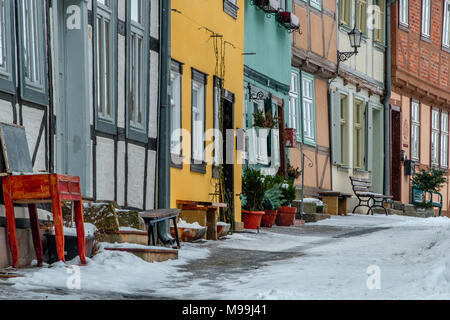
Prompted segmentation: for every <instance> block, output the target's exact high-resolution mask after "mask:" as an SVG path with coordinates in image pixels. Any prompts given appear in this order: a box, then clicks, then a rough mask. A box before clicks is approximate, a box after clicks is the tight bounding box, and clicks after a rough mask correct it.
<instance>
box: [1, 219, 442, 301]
mask: <svg viewBox="0 0 450 320" xmlns="http://www.w3.org/2000/svg"><path fill="white" fill-rule="evenodd" d="M321 227H323V229H330V228H329V227H333V228H332V229H333V230H338V229H339V228H340V229H342V230H344V236H342V237H334V236H333V235H330V233H327V232H323V233H320V232H318V231H320V228H321ZM301 228H304V229H302V232H304V233H303V234H298V235H293V234H292V233H290V234H282V233H280V232H275V230H271V229H263V231H262V232H261V233H259V234H257V233H250V232H249V233H240V234H234V235H232V236H229V237H228V239H227V240H224V241H216V242H207V243H206V244H207V245H206V247H205V244H204V243H203V244H184V245H183V248H182V249H181V250H180V251H179V254H180V257H179V260H177V261H166V262H162V263H152V264H149V263H146V262H144V261H143V260H141V259H139V258H137V257H135V256H133V255H131V254H129V253H125V252H113V251H101V252H100V253H99V254H98V255H96V256H95V257H94V258H93V259H89V261H88V265H87V266H85V267H82V268H81V269H80V270H81V288H82V290H81V291H78V292H77V291H69V297H70V296H72V297H74V296H76V295H79V296H83V295H84V296H86V295H88V294H93V293H101V294H104V295H105V296H106V295H108V294H109V293H123V294H134V295H139V294H141V295H142V294H148V295H150V294H153V295H154V296H160V297H161V296H164V297H173V298H185V299H450V237H449V235H450V219H448V218H429V219H422V218H412V217H404V216H395V215H393V216H388V217H386V216H383V215H375V216H365V215H349V216H347V217H336V216H333V217H332V218H331V219H328V220H323V221H321V222H318V223H316V224H307V225H305V226H304V227H299V228H298V230H301ZM308 228H309V229H308ZM375 228H378V229H376V230H374V229H375ZM278 230H282V229H278ZM291 230H294V231H295V229H294V228H290V230H289V231H291ZM308 230H313V231H314V232H312V233H311V234H313V235H308ZM349 230H350V231H351V230H355V231H361V230H367V231H368V232H367V233H362V234H360V235H351V236H345V232H348V231H349ZM369 231H370V232H369ZM227 248H228V249H230V250H231V249H233V250H237V251H236V252H234V251H233V254H241V255H242V256H243V257H245V255H247V254H248V253H249V252H252V253H257V254H261V255H263V256H264V257H265V254H273V253H280V252H289V253H290V254H292V253H296V252H297V253H298V255H297V254H294V255H291V256H290V257H289V258H286V259H284V260H283V259H281V260H276V261H275V260H268V261H267V263H264V264H262V265H255V267H254V268H252V269H251V270H248V269H242V270H246V271H241V272H238V271H236V270H230V269H228V268H226V267H221V268H219V269H212V270H213V272H214V273H215V275H217V277H215V278H214V277H213V278H212V279H211V275H210V274H211V270H210V269H208V268H209V264H208V263H205V260H202V259H206V258H207V257H208V256H209V255H210V252H214V250H215V249H216V250H219V249H220V250H224V249H227ZM269 256H270V255H269ZM198 260H202V262H201V265H200V269H199V268H196V269H197V270H193V269H189V263H194V264H195V263H196V261H198ZM77 263H78V261H76V260H75V261H72V262H70V263H68V264H66V265H64V264H62V263H57V264H54V265H52V266H50V268H40V269H31V270H25V271H24V272H25V277H24V278H17V279H10V280H8V283H9V284H11V285H12V288H13V289H14V290H17V291H18V292H21V296H20V297H21V298H26V297H30V298H35V297H36V292H37V290H43V289H44V290H52V289H55V288H56V289H60V290H64V291H66V292H67V280H68V277H69V276H70V274H69V273H68V270H70V269H69V268H70V267H69V266H70V265H74V264H77ZM247 263H248V261H247ZM184 266H186V268H184ZM198 266H199V265H198V264H197V267H198ZM219 266H220V264H219ZM370 267H371V268H372V269H371V270H379V272H380V273H379V275H380V277H379V279H380V282H379V284H380V288H379V289H373V290H371V289H369V288H368V286H367V283H368V279H372V278H370V274H368V268H369V270H370ZM203 268H204V269H203ZM216 268H217V265H216ZM374 268H375V269H374ZM212 283H213V284H216V286H214V285H211V284H212ZM0 289H1V288H0ZM30 290H31V291H30ZM0 293H1V291H0ZM22 293H23V294H22ZM50 298H54V296H52V295H50Z"/></svg>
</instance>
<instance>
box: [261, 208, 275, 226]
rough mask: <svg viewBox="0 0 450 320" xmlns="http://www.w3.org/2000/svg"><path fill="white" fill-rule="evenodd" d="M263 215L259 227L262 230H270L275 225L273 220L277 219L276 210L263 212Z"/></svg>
mask: <svg viewBox="0 0 450 320" xmlns="http://www.w3.org/2000/svg"><path fill="white" fill-rule="evenodd" d="M264 212H265V213H264V215H263V216H262V218H261V227H264V228H272V225H273V224H274V223H275V219H276V218H277V213H278V211H277V210H268V209H266V210H264Z"/></svg>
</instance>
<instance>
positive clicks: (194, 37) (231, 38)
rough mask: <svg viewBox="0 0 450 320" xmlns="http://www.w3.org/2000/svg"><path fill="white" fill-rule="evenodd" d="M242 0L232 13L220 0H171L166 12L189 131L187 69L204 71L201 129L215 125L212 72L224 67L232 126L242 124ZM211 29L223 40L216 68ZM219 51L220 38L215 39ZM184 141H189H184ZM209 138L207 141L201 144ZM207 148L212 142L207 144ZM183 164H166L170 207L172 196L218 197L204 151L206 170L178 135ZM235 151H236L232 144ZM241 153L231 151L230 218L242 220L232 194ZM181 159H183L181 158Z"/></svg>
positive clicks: (173, 203) (239, 176)
mask: <svg viewBox="0 0 450 320" xmlns="http://www.w3.org/2000/svg"><path fill="white" fill-rule="evenodd" d="M244 1H245V0H238V1H237V6H238V7H239V10H238V12H237V18H236V19H235V18H234V17H232V16H231V15H230V14H228V13H226V12H225V11H224V3H223V1H217V0H214V1H205V0H189V1H186V0H172V14H171V28H172V30H171V33H172V40H171V43H172V44H171V56H172V59H174V60H176V61H178V62H180V63H182V64H183V65H182V66H183V73H182V79H181V88H182V89H181V92H182V94H181V108H182V112H181V118H182V124H181V126H182V128H183V129H185V130H188V131H189V132H191V120H192V119H191V88H192V84H191V81H192V68H194V69H196V70H198V71H200V72H203V73H205V74H207V75H208V77H207V86H206V105H205V109H206V114H205V121H206V123H205V125H206V130H208V129H212V128H213V125H214V76H215V75H216V76H220V73H221V72H220V70H222V67H223V66H224V67H225V68H224V70H225V73H224V77H223V87H224V89H226V90H228V91H229V92H231V93H233V94H234V96H235V103H234V127H235V128H242V127H243V123H242V122H243V87H242V86H243V83H244V67H243V65H244V58H243V57H244V56H243V55H242V53H243V49H242V48H244ZM212 32H214V33H216V34H219V35H222V36H223V38H222V39H223V42H224V43H226V44H225V57H224V60H223V61H224V63H223V66H222V63H221V58H220V53H219V55H218V57H219V60H218V62H219V64H218V66H219V68H216V65H217V63H216V62H217V59H216V52H215V46H214V38H211V35H212ZM219 51H220V40H219ZM187 140H189V141H187ZM210 144H212V140H210V141H206V146H207V147H208V145H210ZM210 148H211V147H210ZM182 149H183V151H182V152H183V157H185V160H184V164H183V168H182V169H180V168H171V206H172V207H176V201H177V200H193V201H217V199H216V198H214V196H213V195H211V194H213V193H214V192H215V186H216V183H217V179H215V178H213V167H212V162H211V155H208V154H207V153H206V152H205V154H206V161H207V162H208V164H207V166H206V173H205V174H202V173H197V172H193V171H191V166H190V164H189V159H190V154H191V152H190V150H191V149H190V139H183V148H182ZM234 150H236V145H235V148H234ZM238 157H241V154H240V152H236V151H235V155H234V160H235V162H234V163H235V165H234V188H235V189H234V197H235V201H234V203H235V208H234V213H235V220H236V221H241V202H240V199H239V197H238V196H236V195H237V194H239V193H240V192H241V185H242V165H240V164H237V163H238ZM186 159H187V160H188V161H186Z"/></svg>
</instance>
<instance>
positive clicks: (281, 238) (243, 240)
mask: <svg viewBox="0 0 450 320" xmlns="http://www.w3.org/2000/svg"><path fill="white" fill-rule="evenodd" d="M262 230H263V231H261V233H259V234H256V233H254V234H252V233H249V234H240V233H235V234H233V235H231V236H228V239H227V240H226V241H223V242H221V243H220V244H219V245H218V247H220V248H231V249H241V250H256V251H268V252H277V251H283V250H289V249H292V248H295V247H299V246H302V245H304V244H306V243H310V242H313V241H317V240H321V239H322V238H320V237H312V236H302V237H299V236H291V235H285V234H279V233H272V232H270V231H267V229H262Z"/></svg>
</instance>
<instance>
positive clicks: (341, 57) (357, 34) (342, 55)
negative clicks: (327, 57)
mask: <svg viewBox="0 0 450 320" xmlns="http://www.w3.org/2000/svg"><path fill="white" fill-rule="evenodd" d="M347 34H348V38H349V39H350V45H351V46H352V48H353V49H354V51H344V52H341V51H339V50H338V61H339V62H344V61H346V60H348V59H349V58H350V57H351V56H353V55H356V54H358V48H359V47H361V38H362V37H361V35H362V32H361V31H359V30H358V29H356V25H355V27H354V28H353V29H352V30H351V31H350V32H348V33H347Z"/></svg>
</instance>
